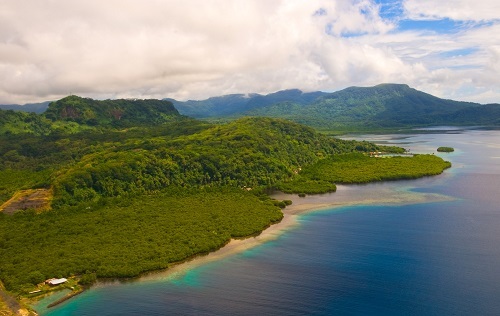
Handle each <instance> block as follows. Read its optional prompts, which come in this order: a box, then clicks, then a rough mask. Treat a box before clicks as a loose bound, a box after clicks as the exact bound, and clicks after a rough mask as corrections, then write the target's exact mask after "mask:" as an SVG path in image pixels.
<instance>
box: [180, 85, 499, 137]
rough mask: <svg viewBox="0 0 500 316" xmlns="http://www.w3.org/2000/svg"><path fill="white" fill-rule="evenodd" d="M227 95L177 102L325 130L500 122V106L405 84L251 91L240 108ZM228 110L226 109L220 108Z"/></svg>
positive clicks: (196, 110)
mask: <svg viewBox="0 0 500 316" xmlns="http://www.w3.org/2000/svg"><path fill="white" fill-rule="evenodd" d="M276 95H278V96H280V97H279V98H276V97H274V96H276ZM225 98H226V97H219V98H211V99H208V100H205V101H189V102H187V103H182V102H178V101H173V102H174V104H176V107H177V108H178V109H179V111H180V112H181V113H183V114H186V115H192V116H196V117H200V118H207V117H214V116H221V117H226V118H234V117H238V116H265V117H280V118H286V119H289V120H293V121H295V122H298V123H302V124H305V125H308V126H312V127H314V128H317V129H322V130H332V129H334V130H339V129H340V130H342V129H346V130H360V129H364V130H370V129H372V130H373V129H380V128H401V127H416V126H430V125H499V124H500V121H499V120H498V119H497V118H498V117H499V116H498V114H500V105H499V104H489V105H481V104H477V103H471V102H459V101H453V100H446V99H441V98H438V97H435V96H432V95H430V94H427V93H424V92H422V91H418V90H416V89H413V88H410V87H409V86H408V85H404V84H381V85H377V86H374V87H365V88H362V87H350V88H346V89H344V90H341V91H337V92H333V93H323V92H312V93H301V92H300V91H299V90H287V91H282V92H277V93H274V94H271V95H268V96H256V95H250V96H248V97H247V100H246V103H245V106H239V107H234V108H232V104H231V103H226V104H223V101H224V99H225ZM239 98H240V99H239V100H241V98H242V96H241V95H240V97H239ZM210 100H212V101H210ZM213 100H217V101H218V102H219V103H217V102H213ZM209 104H210V106H209ZM222 108H223V109H224V111H220V110H219V109H222ZM229 108H231V109H229ZM209 111H210V113H208V112H209Z"/></svg>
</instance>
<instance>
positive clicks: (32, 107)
mask: <svg viewBox="0 0 500 316" xmlns="http://www.w3.org/2000/svg"><path fill="white" fill-rule="evenodd" d="M50 102H51V101H45V102H41V103H28V104H24V105H20V104H0V110H13V111H21V112H33V113H43V112H44V111H45V110H46V109H47V108H48V107H49V104H50Z"/></svg>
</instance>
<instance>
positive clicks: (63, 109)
mask: <svg viewBox="0 0 500 316" xmlns="http://www.w3.org/2000/svg"><path fill="white" fill-rule="evenodd" d="M179 119H183V116H182V115H180V114H179V112H178V111H177V110H176V109H175V107H174V106H173V105H172V103H171V102H169V101H162V100H153V99H150V100H140V99H133V100H128V99H118V100H104V101H99V100H93V99H89V98H81V97H78V96H68V97H66V98H63V99H61V100H58V101H55V102H51V103H50V104H49V106H48V108H47V110H46V111H45V112H44V113H42V114H37V113H32V112H26V111H14V110H0V135H1V134H34V135H48V134H53V133H63V134H66V133H77V132H81V131H85V130H86V131H88V130H91V129H96V128H105V129H106V128H124V127H137V126H144V125H146V126H153V125H161V124H164V123H166V122H170V121H175V120H179Z"/></svg>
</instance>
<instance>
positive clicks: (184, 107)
mask: <svg viewBox="0 0 500 316" xmlns="http://www.w3.org/2000/svg"><path fill="white" fill-rule="evenodd" d="M326 94H327V93H325V92H320V91H316V92H310V93H305V92H302V91H300V90H298V89H292V90H283V91H278V92H276V93H271V94H267V95H261V94H257V93H252V94H249V95H245V94H230V95H225V96H219V97H213V98H209V99H207V100H202V101H194V100H190V101H185V102H182V101H176V100H174V99H166V100H169V101H171V102H172V103H173V104H174V106H175V107H176V108H177V109H178V110H179V112H180V113H182V114H183V115H187V116H191V117H195V118H207V117H223V116H233V115H236V116H239V115H241V114H242V113H247V112H248V111H251V110H254V109H258V108H263V107H267V106H271V105H273V104H276V103H281V102H294V103H296V104H300V105H305V104H309V103H311V102H312V101H314V100H315V99H317V98H318V97H320V96H323V95H326Z"/></svg>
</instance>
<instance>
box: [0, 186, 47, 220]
mask: <svg viewBox="0 0 500 316" xmlns="http://www.w3.org/2000/svg"><path fill="white" fill-rule="evenodd" d="M51 199H52V191H51V190H47V189H29V190H22V191H18V192H17V193H16V194H14V196H13V197H12V198H11V199H10V200H8V201H7V202H5V203H4V204H2V206H0V211H3V212H4V213H5V214H9V215H11V214H13V213H14V212H15V211H19V210H27V209H35V210H37V211H43V210H46V209H48V208H49V205H50V200H51Z"/></svg>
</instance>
